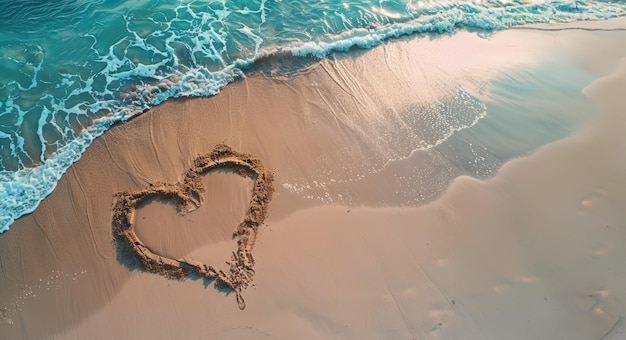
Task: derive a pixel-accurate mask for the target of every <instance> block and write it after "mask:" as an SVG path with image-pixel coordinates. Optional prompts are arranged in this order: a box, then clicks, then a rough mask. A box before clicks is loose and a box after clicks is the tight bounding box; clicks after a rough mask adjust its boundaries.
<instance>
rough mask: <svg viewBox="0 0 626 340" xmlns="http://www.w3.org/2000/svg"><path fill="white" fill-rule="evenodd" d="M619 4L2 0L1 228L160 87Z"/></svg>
mask: <svg viewBox="0 0 626 340" xmlns="http://www.w3.org/2000/svg"><path fill="white" fill-rule="evenodd" d="M623 15H626V3H625V2H623V1H618V0H614V1H611V0H594V1H592V0H583V1H581V0H577V1H569V0H476V1H465V0H462V1H461V0H418V1H413V0H377V1H372V0H361V1H357V0H354V1H338V0H322V1H320V0H317V1H309V0H289V1H286V0H255V1H251V0H238V1H231V0H223V1H184V0H180V1H166V0H162V1H154V0H152V1H148V0H127V1H121V0H109V1H104V0H59V1H56V2H49V1H38V0H15V1H6V2H1V3H0V232H4V231H6V230H8V228H9V226H10V225H11V224H12V223H13V221H14V220H15V219H16V218H18V217H20V216H22V215H24V214H27V213H29V212H32V211H33V210H34V209H35V208H36V207H37V205H38V204H39V202H40V201H41V200H42V199H43V198H45V197H46V196H47V195H48V194H49V193H50V192H52V190H53V189H54V187H55V186H56V183H57V181H58V180H59V179H60V177H61V176H62V174H63V173H64V172H65V171H66V170H67V169H68V168H69V166H70V165H71V164H72V163H73V162H75V161H77V160H78V159H79V158H80V156H81V154H82V153H83V152H84V151H85V149H86V148H87V147H88V146H89V145H90V144H91V143H92V141H93V140H94V139H95V138H96V137H98V136H99V135H101V134H102V133H104V132H105V131H106V130H107V129H109V128H110V127H111V126H112V124H114V123H117V122H123V121H125V120H127V119H128V118H130V117H132V116H133V115H136V114H139V113H141V112H143V111H144V110H146V109H148V108H150V107H153V106H155V105H158V104H159V103H161V102H163V101H165V100H167V99H168V98H174V97H181V96H211V95H215V94H217V93H218V92H219V91H220V89H221V88H223V87H224V86H227V85H228V84H229V83H230V82H232V81H233V80H235V79H237V78H240V77H244V76H245V73H246V70H248V69H250V68H251V67H252V66H254V65H258V64H259V63H264V62H265V61H267V60H268V59H275V57H276V56H281V55H291V56H294V57H301V58H323V57H325V56H326V55H328V54H329V53H331V52H333V51H346V52H348V51H349V50H350V49H351V48H371V47H373V46H376V45H378V44H380V43H381V42H383V41H385V40H387V39H391V38H395V37H399V36H404V35H411V34H419V33H424V32H430V33H453V32H455V31H456V30H458V29H472V30H477V31H480V32H489V31H493V30H502V29H508V28H510V27H513V26H517V25H524V24H529V23H550V22H570V21H577V20H603V19H607V18H612V17H616V16H623Z"/></svg>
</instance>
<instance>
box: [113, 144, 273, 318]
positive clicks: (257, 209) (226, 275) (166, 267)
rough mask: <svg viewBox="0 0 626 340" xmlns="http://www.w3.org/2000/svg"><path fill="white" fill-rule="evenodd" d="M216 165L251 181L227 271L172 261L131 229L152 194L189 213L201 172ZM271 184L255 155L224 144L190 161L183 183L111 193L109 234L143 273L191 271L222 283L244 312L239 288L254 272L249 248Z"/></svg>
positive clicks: (197, 197) (201, 188) (200, 189)
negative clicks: (125, 247) (140, 207)
mask: <svg viewBox="0 0 626 340" xmlns="http://www.w3.org/2000/svg"><path fill="white" fill-rule="evenodd" d="M219 168H226V169H230V170H234V172H235V173H236V174H238V175H239V176H242V177H247V178H252V179H253V180H254V188H253V190H252V197H251V198H250V205H249V207H248V210H247V212H246V214H245V215H244V216H243V218H242V221H241V222H240V223H239V225H238V226H237V228H236V229H235V231H234V232H233V238H234V239H236V240H237V250H236V252H233V253H232V256H231V261H230V262H226V264H227V265H229V270H228V272H224V271H223V270H221V269H216V268H215V267H213V266H211V265H206V264H204V263H201V262H199V261H197V260H194V259H192V258H188V257H182V258H178V259H172V258H168V257H165V256H162V255H159V254H157V253H155V252H153V251H151V250H150V249H149V248H148V247H147V246H146V245H145V244H144V243H143V242H142V241H141V239H140V238H139V237H138V236H137V234H136V233H135V226H136V224H135V215H136V209H137V206H138V205H139V204H141V203H142V202H145V201H146V200H147V199H149V198H151V197H155V196H161V197H163V198H165V199H168V200H175V201H176V203H177V209H178V213H179V214H180V215H184V214H187V213H189V212H192V211H194V210H196V209H198V208H199V207H200V206H201V205H202V204H203V202H204V193H205V192H206V188H205V185H204V183H203V182H202V179H201V176H202V175H204V174H206V173H208V172H210V171H212V170H216V169H219ZM273 183H274V176H273V173H271V172H269V171H267V170H266V169H265V167H264V166H263V164H262V163H261V161H260V160H259V159H258V158H257V157H255V156H253V155H250V154H246V153H240V152H237V151H234V150H232V149H231V148H230V147H229V146H228V145H225V144H218V145H216V146H215V148H214V149H213V151H211V152H210V153H208V154H205V155H200V156H198V157H196V158H195V159H194V160H193V163H192V166H191V167H190V168H189V169H188V170H187V172H185V176H184V179H183V181H182V182H178V183H175V184H167V183H154V184H150V186H149V187H148V188H144V189H139V190H134V191H121V192H118V193H116V194H115V196H114V197H115V200H114V202H113V217H112V223H111V224H112V229H113V233H114V235H116V236H117V238H115V237H114V241H115V242H118V241H120V240H121V241H123V242H126V244H127V245H128V246H130V249H131V250H132V252H133V253H134V255H135V257H136V258H137V259H139V261H140V262H141V263H142V265H143V267H144V268H145V269H146V270H147V271H148V272H152V273H156V274H160V275H163V276H165V277H167V278H169V279H178V280H183V279H185V277H187V276H188V275H190V274H192V273H195V274H198V275H200V276H203V277H205V278H207V279H210V280H215V284H216V286H218V287H219V286H221V287H226V288H229V289H231V290H232V291H234V292H235V295H236V298H237V304H238V306H239V308H240V309H242V310H243V309H244V308H245V306H246V304H245V300H244V299H243V297H242V296H241V291H242V290H243V289H245V288H247V287H248V285H249V284H250V283H251V282H252V278H253V276H254V273H255V272H254V258H253V257H252V248H253V247H254V243H255V241H256V237H257V234H258V228H259V226H260V225H261V224H263V222H264V221H265V218H266V217H267V208H268V204H269V202H270V201H271V199H272V194H273V193H274V186H273ZM118 239H119V240H118ZM118 246H120V244H118Z"/></svg>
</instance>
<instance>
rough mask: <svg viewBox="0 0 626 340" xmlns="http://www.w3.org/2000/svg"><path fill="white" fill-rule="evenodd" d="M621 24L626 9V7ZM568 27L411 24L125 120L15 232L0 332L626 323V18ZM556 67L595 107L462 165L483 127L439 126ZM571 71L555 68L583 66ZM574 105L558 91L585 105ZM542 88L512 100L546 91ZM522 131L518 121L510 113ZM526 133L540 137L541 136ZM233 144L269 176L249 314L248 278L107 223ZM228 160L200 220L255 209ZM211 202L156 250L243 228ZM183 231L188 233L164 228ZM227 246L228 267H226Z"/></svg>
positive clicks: (265, 332) (485, 331)
mask: <svg viewBox="0 0 626 340" xmlns="http://www.w3.org/2000/svg"><path fill="white" fill-rule="evenodd" d="M594 25H595V26H594ZM603 25H607V23H586V24H584V25H582V26H585V27H603ZM610 25H612V26H611V27H613V26H616V25H617V26H618V27H626V26H625V25H624V20H615V21H611V22H610ZM620 25H621V26H620ZM563 27H566V28H567V27H568V26H563ZM571 28H572V27H571V25H570V26H569V28H568V29H566V30H559V31H546V30H543V29H542V28H541V27H537V28H530V29H526V30H513V31H507V32H500V33H495V34H493V35H492V36H491V37H489V38H488V39H485V38H481V37H478V36H477V35H476V34H473V33H467V32H465V33H459V34H456V35H453V36H443V37H437V38H433V37H415V38H413V39H402V40H399V41H394V42H391V43H389V44H385V45H383V46H380V47H378V48H375V49H373V50H370V51H366V52H365V51H364V52H361V53H357V54H359V55H358V56H357V57H356V58H352V57H350V56H347V55H339V56H337V57H336V58H334V59H331V60H324V61H321V62H320V63H317V64H315V65H313V66H312V67H310V68H308V69H307V70H305V71H302V72H298V73H297V74H293V75H290V76H285V77H273V78H272V77H267V76H265V75H263V74H257V75H253V76H250V77H248V78H247V79H245V80H243V81H240V82H237V83H235V84H232V85H230V86H228V87H227V88H226V89H224V90H223V91H222V93H221V94H219V95H218V96H216V97H213V98H196V99H184V100H172V101H169V102H167V103H165V104H163V105H161V106H159V107H157V108H155V109H153V110H150V111H149V112H146V113H144V114H143V115H142V116H140V117H138V118H136V119H133V120H132V121H130V122H128V123H126V124H123V125H119V126H116V127H114V128H113V129H112V130H110V131H109V132H107V133H106V134H105V135H104V136H102V137H101V138H99V139H98V140H96V141H95V142H94V144H93V145H92V146H91V147H90V148H89V150H88V151H87V152H86V153H85V155H84V156H83V157H82V158H81V160H80V161H79V162H77V163H76V164H75V165H74V166H72V168H70V170H69V171H68V172H67V173H66V175H65V176H64V177H63V178H62V180H61V181H60V182H59V184H58V186H57V188H56V189H55V191H54V192H53V193H52V194H51V195H50V196H49V197H48V198H47V199H46V200H45V201H44V202H43V203H42V204H41V206H40V207H39V208H38V209H37V210H36V211H35V212H34V213H33V214H31V215H28V216H25V217H23V218H21V219H20V220H18V221H17V222H16V223H15V224H14V225H13V226H12V228H11V230H10V231H9V232H7V233H5V234H3V235H2V236H1V237H0V273H1V274H0V282H1V285H2V287H3V290H2V293H0V308H3V310H2V314H1V315H0V334H2V335H3V337H6V338H10V339H20V338H59V339H84V338H94V339H110V338H163V339H167V338H173V337H181V336H183V337H185V338H219V339H230V338H278V339H281V338H302V339H319V338H372V339H376V338H406V339H411V338H415V339H427V338H435V339H436V338H443V339H489V338H493V339H503V338H506V339H529V338H539V339H589V338H598V339H620V338H623V337H625V336H626V326H624V321H623V320H624V319H623V318H624V315H626V289H625V288H624V287H626V282H625V281H626V270H624V269H623V265H622V262H623V260H622V259H623V258H624V255H625V253H626V247H624V246H623V245H622V243H624V242H623V241H624V240H626V224H625V222H624V221H626V216H625V215H626V213H625V212H624V209H623V208H622V207H623V206H624V204H625V203H626V171H625V170H626V153H624V151H625V150H626V139H625V138H624V136H626V120H625V119H624V117H623V114H624V112H626V102H624V100H623V98H622V97H623V96H622V95H621V89H623V88H626V62H625V61H622V62H621V63H620V60H622V59H623V58H624V57H626V48H624V47H622V46H621V45H622V44H621V43H620V42H622V41H625V40H624V39H626V32H624V31H620V30H613V31H601V30H578V29H571ZM458 55H462V56H463V58H458V57H457V56H458ZM487 56H488V57H487ZM559 64H568V65H573V66H572V67H574V66H575V67H576V68H579V69H582V70H584V73H585V74H586V75H587V76H588V77H589V78H591V79H593V78H598V79H597V80H595V81H593V83H591V84H590V85H589V86H587V87H586V88H585V91H584V92H585V94H586V95H588V96H589V97H590V98H591V99H592V100H593V101H594V103H595V105H596V107H595V108H594V107H593V105H592V106H591V111H593V112H586V114H581V118H580V119H579V121H578V120H577V122H576V123H575V124H574V123H572V126H575V127H576V129H575V131H572V132H571V133H568V134H567V136H565V137H564V138H560V137H558V138H557V137H554V138H555V139H554V140H553V141H551V142H550V143H547V144H545V145H543V146H541V147H540V148H538V149H532V150H528V149H520V148H519V146H518V145H517V144H514V143H511V142H509V141H507V140H506V139H504V138H500V139H499V140H498V142H499V144H498V145H499V146H500V147H501V149H499V151H498V153H497V155H500V158H501V159H500V162H499V163H498V162H495V163H494V164H495V165H494V167H495V168H494V170H493V171H492V172H488V173H487V172H486V173H484V176H478V177H484V178H483V179H476V178H473V177H470V176H469V175H468V174H473V173H472V172H471V171H469V170H468V169H470V170H471V169H473V168H471V167H469V166H461V165H462V164H465V163H464V161H465V159H464V158H463V156H464V155H466V153H454V151H455V148H457V149H458V150H461V151H462V150H463V149H461V148H462V146H463V145H468V141H469V139H468V140H460V141H456V142H454V143H452V142H450V141H451V140H453V139H454V138H453V137H450V138H449V139H447V142H444V141H441V139H442V136H443V137H445V136H446V133H447V132H450V133H451V134H452V135H453V136H466V137H467V138H469V137H472V136H473V135H472V133H471V131H474V130H475V129H481V128H482V129H485V126H484V125H485V124H486V122H489V120H488V118H489V117H492V115H491V114H490V112H487V116H486V117H484V118H481V117H482V116H481V110H480V109H481V107H479V106H476V105H475V103H474V102H475V101H473V100H472V99H471V98H478V99H480V100H481V101H484V102H497V101H498V97H496V96H494V95H493V94H494V93H496V92H497V90H498V87H497V85H496V81H497V80H498V79H500V78H501V77H503V76H504V77H505V78H507V77H509V78H507V79H512V77H514V76H516V75H517V74H519V73H518V72H525V70H532V69H537V68H541V67H542V65H559ZM546 74H548V73H546ZM562 76H563V79H562V80H559V79H557V83H558V81H561V82H563V83H566V82H570V80H569V78H568V77H567V75H566V74H563V75H562ZM583 78H584V77H583ZM584 79H587V78H584ZM584 79H583V80H584ZM511 81H513V80H511ZM581 81H582V80H581ZM565 85H566V84H563V86H565ZM459 88H461V89H463V91H465V92H466V93H468V94H467V95H466V94H464V92H463V91H462V92H459ZM559 91H561V88H560V87H559V88H555V89H554V92H553V93H551V94H550V96H551V97H554V98H558V96H559ZM449 98H461V99H462V102H463V103H461V104H462V105H461V104H459V105H460V107H462V108H468V107H471V108H475V112H474V113H473V114H475V116H476V117H478V118H477V119H474V116H471V117H468V119H467V122H465V123H464V124H461V125H458V124H456V123H455V124H456V125H455V124H450V126H447V125H445V124H443V123H446V122H448V121H446V120H445V119H444V118H445V117H443V116H441V115H437V114H436V110H434V112H435V113H431V114H429V115H428V116H427V117H428V121H431V120H432V121H435V122H437V124H433V125H432V126H438V127H441V126H443V128H442V130H439V129H438V128H436V129H431V130H429V125H428V124H426V123H427V122H422V121H418V122H414V121H411V120H410V119H408V117H409V116H407V115H406V112H407V111H410V110H411V109H414V108H418V109H420V110H421V108H424V107H425V108H428V107H429V106H428V105H429V104H428V103H431V102H433V101H437V102H440V103H446V105H448V106H446V107H452V108H453V107H455V106H454V105H456V104H458V103H457V102H455V101H454V100H450V99H449ZM522 101H524V100H522ZM572 102H573V103H576V106H569V105H570V103H568V102H566V101H561V102H559V103H557V104H558V105H557V106H559V107H563V108H566V109H567V110H571V111H572V112H573V113H574V111H575V110H576V107H580V110H583V111H585V110H588V109H589V108H588V107H586V106H580V105H578V104H579V102H577V101H576V99H575V98H572ZM453 104H454V105H453ZM528 105H529V106H527V107H525V108H522V109H517V110H518V111H520V112H521V110H523V109H526V110H528V109H529V108H535V107H547V106H546V105H544V104H543V103H542V105H537V106H533V105H534V104H533V103H531V102H529V104H528ZM581 105H582V104H581ZM440 108H441V107H440ZM488 109H489V106H488ZM451 110H452V109H451ZM419 112H431V111H428V110H424V111H419ZM459 112H460V113H462V112H465V111H463V110H460V111H459ZM459 112H456V111H453V113H455V114H458V113H459ZM472 112H473V111H472ZM577 119H578V118H577ZM492 122H493V121H492ZM442 124H443V125H442ZM559 124H561V122H555V123H554V127H553V129H557V127H558V126H560V125H559ZM444 125H445V126H444ZM416 127H417V128H416ZM418 128H419V129H418ZM473 129H474V130H473ZM509 129H510V130H511V131H512V132H511V133H510V135H511V136H512V135H514V133H513V132H515V129H516V127H509ZM457 130H458V131H457ZM442 131H443V132H442ZM523 131H524V132H525V134H529V135H530V136H531V138H533V137H534V136H535V135H538V133H539V132H537V131H531V130H529V131H525V130H523ZM559 136H560V135H559ZM443 139H445V138H443ZM423 141H428V142H427V143H424V142H423ZM218 144H227V145H229V146H230V147H232V148H233V149H235V150H237V151H239V152H242V153H246V154H251V155H254V156H255V157H257V158H258V159H259V160H260V161H261V162H262V163H263V165H264V168H265V169H268V171H271V172H272V173H273V174H274V186H275V189H276V191H275V193H274V196H273V199H272V201H271V202H270V203H269V204H268V205H267V207H268V217H267V218H266V219H265V224H259V225H258V232H259V234H258V237H257V238H256V239H255V246H254V260H255V263H254V271H255V275H254V277H253V281H251V282H250V285H249V286H248V288H247V289H246V290H245V293H244V294H245V298H246V308H245V310H243V311H242V310H240V309H239V308H238V307H239V306H238V304H237V303H235V300H236V296H235V294H229V292H228V291H223V290H220V289H216V288H215V286H214V285H213V284H212V283H209V284H201V282H202V283H204V282H203V281H202V280H201V279H198V278H191V279H188V280H184V281H179V280H171V279H168V278H166V277H164V276H161V275H157V274H154V273H150V272H147V271H146V270H145V268H144V266H143V265H142V263H141V262H140V261H137V260H135V259H134V256H133V255H132V253H128V252H120V251H119V250H118V248H117V245H116V243H115V242H114V241H113V233H112V229H113V224H112V222H113V221H114V216H115V215H114V211H113V209H112V208H113V204H114V202H115V197H116V196H115V194H116V193H119V192H137V191H139V190H143V189H145V188H149V187H150V185H153V186H154V185H155V184H156V185H157V186H158V183H171V184H175V183H184V182H185V181H184V178H185V175H184V174H186V173H187V170H188V169H190V168H192V166H193V160H194V159H195V158H196V157H198V156H199V155H204V154H207V153H209V152H211V150H213V149H214V148H215V146H216V145H218ZM458 150H457V151H458ZM511 150H518V152H517V153H515V152H513V151H511ZM519 150H521V151H519ZM468 155H469V156H475V154H472V153H469V154H468ZM493 157H494V158H497V157H495V156H493ZM502 164H504V165H502ZM414 169H417V170H415V171H413V170H414ZM412 171H413V172H418V175H419V176H418V177H415V178H418V179H419V180H414V179H413V177H411V176H412V175H411V174H412ZM216 175H219V174H213V173H209V174H207V175H206V177H207V180H208V181H209V182H208V183H211V185H212V186H211V187H207V193H208V192H211V189H212V188H213V189H215V188H217V190H219V192H223V194H224V195H225V197H228V198H226V199H225V200H224V201H222V202H220V203H219V204H215V205H211V204H205V205H206V206H207V207H205V208H206V209H209V211H208V212H206V215H201V216H219V215H220V214H232V215H233V217H228V218H224V221H230V222H228V223H231V222H232V221H237V222H236V223H239V219H238V218H237V217H236V215H238V214H239V216H241V214H245V212H246V203H247V202H248V201H249V200H248V199H247V198H246V197H245V196H246V195H245V192H246V188H247V190H253V187H252V185H251V183H249V182H245V179H242V180H243V181H244V182H243V183H241V182H240V184H239V186H237V185H235V186H234V188H232V189H230V190H229V189H227V188H226V187H227V186H228V185H227V184H229V183H230V184H232V182H233V181H232V176H231V177H229V176H227V175H225V174H221V175H219V176H216ZM231 175H232V174H231ZM220 176H221V177H220ZM415 176H417V175H415ZM205 183H207V182H205ZM433 183H435V184H436V185H435V184H433ZM250 192H251V191H248V193H250ZM212 195H216V193H215V192H213V193H212ZM416 196H424V198H423V199H415V197H416ZM213 197H219V194H217V196H213ZM209 202H210V201H209V198H207V200H206V201H205V203H209ZM156 204H160V203H158V202H148V203H147V206H145V207H143V208H141V209H139V212H138V214H140V213H141V211H142V210H143V209H151V210H149V211H150V213H149V215H150V216H149V218H151V219H152V220H150V221H149V222H152V221H159V220H168V219H170V218H172V219H173V218H174V217H175V216H174V214H173V213H172V212H173V211H174V209H173V207H171V206H168V205H167V204H162V207H163V208H165V209H160V208H158V206H157V205H156ZM203 207H204V205H203V206H202V207H200V208H199V209H198V213H202V214H205V212H200V209H202V208H203ZM211 209H213V210H211ZM224 210H227V211H224ZM161 211H162V212H161ZM195 213H196V212H191V213H189V214H186V215H184V216H180V223H179V224H176V225H171V226H167V225H161V226H159V227H158V228H155V230H157V231H158V232H161V231H163V233H164V235H165V236H167V240H166V241H161V246H163V247H162V248H161V249H163V250H162V251H163V252H164V253H167V254H166V255H168V258H169V257H171V258H174V259H175V258H183V257H189V258H196V259H201V258H203V256H205V255H206V254H207V253H208V252H211V251H213V250H214V248H215V247H216V244H220V247H221V244H222V243H226V244H227V243H229V241H232V240H229V239H228V237H225V236H224V235H225V233H226V232H225V231H224V230H228V229H229V228H228V227H221V226H220V227H218V230H221V231H218V232H215V234H211V233H205V232H200V233H198V232H197V231H196V229H202V230H209V228H211V226H212V222H214V221H213V220H209V221H207V220H205V218H194V217H193V215H194V214H195ZM160 214H163V215H162V216H160ZM138 216H139V215H138ZM144 216H145V215H144ZM176 216H177V215H176ZM228 216H230V215H228ZM213 218H215V219H217V218H216V217H213ZM143 221H144V220H143V219H136V222H137V226H136V227H137V230H138V233H139V234H141V233H144V234H149V232H150V227H149V225H150V223H145V224H144V223H143ZM228 223H226V224H225V225H227V224H228ZM231 230H232V229H231ZM174 234H177V235H182V236H177V237H179V238H176V237H169V236H168V235H174ZM150 235H151V236H152V237H154V235H153V234H150ZM141 239H142V240H143V241H144V242H146V243H145V244H146V247H147V248H148V249H153V248H154V249H157V248H159V245H158V244H156V242H158V238H153V239H150V238H149V237H142V238H141ZM191 239H192V240H193V242H188V241H189V240H191ZM151 242H155V244H154V246H153V245H152V244H151ZM154 249H153V250H154ZM161 249H159V251H160V250H161ZM178 252H180V253H178ZM229 260H230V255H228V257H227V258H224V259H223V262H222V263H220V264H219V266H218V265H216V267H219V268H227V266H226V265H225V264H224V262H226V261H229ZM198 281H201V282H198Z"/></svg>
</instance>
